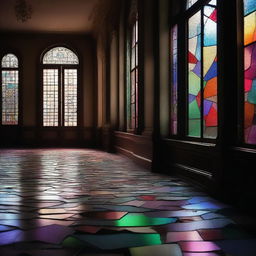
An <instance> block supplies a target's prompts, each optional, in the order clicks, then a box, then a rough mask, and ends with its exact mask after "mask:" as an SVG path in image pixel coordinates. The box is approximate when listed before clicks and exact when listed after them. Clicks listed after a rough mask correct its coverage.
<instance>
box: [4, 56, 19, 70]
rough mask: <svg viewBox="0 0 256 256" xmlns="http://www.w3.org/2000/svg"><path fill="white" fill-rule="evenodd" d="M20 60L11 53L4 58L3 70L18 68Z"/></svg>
mask: <svg viewBox="0 0 256 256" xmlns="http://www.w3.org/2000/svg"><path fill="white" fill-rule="evenodd" d="M18 66H19V63H18V58H17V57H16V56H15V55H13V54H11V53H9V54H6V55H5V56H4V57H3V58H2V68H18Z"/></svg>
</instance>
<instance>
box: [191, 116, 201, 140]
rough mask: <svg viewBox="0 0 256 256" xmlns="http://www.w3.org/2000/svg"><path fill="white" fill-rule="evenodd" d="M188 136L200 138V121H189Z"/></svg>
mask: <svg viewBox="0 0 256 256" xmlns="http://www.w3.org/2000/svg"><path fill="white" fill-rule="evenodd" d="M188 124H189V129H188V132H189V133H188V135H189V136H191V137H200V133H201V122H200V120H189V123H188Z"/></svg>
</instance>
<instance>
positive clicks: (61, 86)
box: [39, 44, 82, 128]
mask: <svg viewBox="0 0 256 256" xmlns="http://www.w3.org/2000/svg"><path fill="white" fill-rule="evenodd" d="M58 47H60V48H66V49H67V50H69V51H70V52H72V53H73V54H74V55H75V56H76V58H77V61H78V63H77V64H74V63H68V64H65V63H61V64H58V63H49V64H46V63H44V57H45V55H46V54H47V53H49V52H50V51H51V50H53V49H54V48H58ZM40 70H41V78H40V80H41V86H40V103H41V104H40V119H39V121H40V126H41V127H44V128H60V127H63V128H64V127H65V128H75V127H79V126H81V123H82V118H81V116H82V106H81V104H82V88H81V78H80V74H81V60H80V57H79V54H78V53H77V52H76V51H75V50H74V49H72V48H71V47H69V46H67V45H62V44H58V45H54V46H51V47H49V48H47V49H46V50H44V52H43V53H42V54H41V57H40ZM44 70H55V71H54V72H51V73H52V75H53V76H54V79H55V81H56V82H58V91H57V93H56V95H57V97H56V99H57V102H58V103H57V107H56V109H57V112H58V115H57V116H58V120H57V122H55V123H54V125H52V123H51V124H46V121H45V120H44ZM68 70H76V81H77V83H76V124H74V125H68V124H65V113H66V112H67V111H65V104H64V101H65V95H64V91H65V71H68ZM45 72H46V71H45ZM67 73H68V72H67ZM67 80H68V79H67ZM71 122H72V121H71Z"/></svg>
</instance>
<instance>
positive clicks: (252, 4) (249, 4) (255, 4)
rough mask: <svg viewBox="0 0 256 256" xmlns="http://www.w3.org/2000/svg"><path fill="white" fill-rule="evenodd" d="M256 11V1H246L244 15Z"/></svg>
mask: <svg viewBox="0 0 256 256" xmlns="http://www.w3.org/2000/svg"><path fill="white" fill-rule="evenodd" d="M255 10H256V1H255V0H244V15H247V14H249V13H251V12H253V11H255Z"/></svg>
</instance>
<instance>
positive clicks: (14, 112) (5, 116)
mask: <svg viewBox="0 0 256 256" xmlns="http://www.w3.org/2000/svg"><path fill="white" fill-rule="evenodd" d="M1 67H2V72H1V75H2V89H1V96H2V125H17V124H18V114H19V108H18V105H19V98H18V90H19V88H18V87H19V70H18V58H17V57H16V56H15V55H13V54H6V55H5V56H4V57H3V58H2V62H1Z"/></svg>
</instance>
